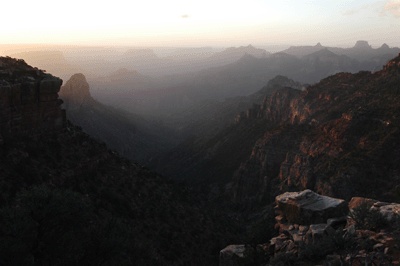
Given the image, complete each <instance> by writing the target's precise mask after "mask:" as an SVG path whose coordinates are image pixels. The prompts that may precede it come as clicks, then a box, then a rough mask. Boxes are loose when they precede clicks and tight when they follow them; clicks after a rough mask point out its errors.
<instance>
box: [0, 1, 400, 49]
mask: <svg viewBox="0 0 400 266" xmlns="http://www.w3.org/2000/svg"><path fill="white" fill-rule="evenodd" d="M1 9H2V12H1V13H2V14H1V16H0V21H1V27H0V36H1V39H0V40H1V42H0V43H3V44H11V43H19V44H21V43H54V44H55V43H57V44H63V43H73V44H101V45H142V46H143V45H146V46H206V45H208V46H209V45H211V46H240V45H248V44H253V45H255V46H257V45H264V44H311V45H314V44H316V43H317V42H321V43H322V44H323V45H354V43H355V42H356V41H357V40H367V41H369V43H370V44H372V45H373V46H376V45H381V44H382V43H384V42H386V43H388V44H389V45H390V46H394V45H396V46H400V0H391V1H390V0H389V1H376V0H355V1H349V0H323V1H322V0H318V1H317V0H296V1H285V0H275V1H269V0H268V1H267V0H246V1H232V0H229V1H228V0H202V1H191V0H168V1H165V0H163V1H160V0H142V1H125V0H124V1H122V0H113V1H107V2H106V1H87V0H68V1H56V0H35V1H32V0H29V1H20V0H13V1H11V0H9V1H3V2H2V7H1Z"/></svg>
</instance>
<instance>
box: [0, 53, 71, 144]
mask: <svg viewBox="0 0 400 266" xmlns="http://www.w3.org/2000/svg"><path fill="white" fill-rule="evenodd" d="M61 84H62V80H61V79H59V78H56V77H53V76H52V75H50V74H46V73H44V72H43V71H41V70H39V69H37V68H33V67H31V66H29V65H27V64H26V63H25V62H24V61H23V60H15V59H12V58H9V57H0V114H1V116H0V139H7V138H10V137H12V136H16V135H30V134H31V135H36V134H51V133H54V132H60V131H61V130H62V128H63V127H65V122H66V119H65V112H63V111H62V110H61V107H60V105H61V104H62V101H61V100H59V99H58V92H59V90H60V87H61Z"/></svg>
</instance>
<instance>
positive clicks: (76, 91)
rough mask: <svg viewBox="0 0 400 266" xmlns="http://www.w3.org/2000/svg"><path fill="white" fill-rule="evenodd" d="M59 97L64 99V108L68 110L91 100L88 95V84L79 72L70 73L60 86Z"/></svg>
mask: <svg viewBox="0 0 400 266" xmlns="http://www.w3.org/2000/svg"><path fill="white" fill-rule="evenodd" d="M60 97H61V98H62V99H63V100H64V106H65V108H67V109H69V110H73V109H76V108H78V107H79V106H81V105H82V104H84V103H85V102H88V101H91V100H93V99H92V96H91V95H90V91H89V84H88V83H87V81H86V78H85V76H84V75H83V74H81V73H78V74H74V75H72V76H71V78H70V79H69V80H68V81H67V82H66V83H65V85H64V86H62V87H61V91H60Z"/></svg>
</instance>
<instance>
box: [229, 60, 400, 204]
mask: <svg viewBox="0 0 400 266" xmlns="http://www.w3.org/2000/svg"><path fill="white" fill-rule="evenodd" d="M399 61H400V56H399V57H397V58H395V59H393V60H391V61H390V62H388V64H387V65H386V66H385V67H384V69H383V70H382V71H379V72H375V73H370V72H359V73H357V74H348V73H339V74H337V75H335V76H331V77H329V78H326V79H324V80H322V81H321V82H320V83H318V84H315V85H313V86H310V87H308V88H307V89H306V90H305V91H303V92H301V93H297V94H296V95H294V96H292V97H291V96H290V95H289V93H288V92H289V91H290V89H288V88H285V89H282V90H280V91H278V92H276V93H275V94H274V95H273V96H272V97H270V98H268V99H267V100H266V101H264V104H263V106H261V107H259V109H257V111H254V110H255V109H254V108H253V109H250V110H249V112H248V113H250V114H251V115H260V114H261V115H262V116H263V117H265V119H266V123H268V121H269V122H276V123H280V125H281V126H279V127H278V128H276V129H274V130H273V131H269V132H267V133H266V134H265V136H264V137H263V138H261V139H260V140H258V141H257V143H256V145H255V146H254V148H253V151H252V154H251V156H250V158H249V159H248V160H247V161H246V162H245V163H244V164H242V166H241V167H240V168H239V170H238V171H237V172H236V173H235V175H234V181H233V183H232V184H231V185H230V186H228V187H229V191H230V190H231V188H232V187H233V188H234V189H233V191H232V195H233V198H234V200H235V201H237V202H245V201H251V200H255V201H260V200H261V199H264V200H266V201H268V200H271V199H272V198H273V197H274V196H276V195H277V193H280V192H282V191H287V190H298V189H304V188H309V189H313V190H314V191H318V192H319V193H321V194H324V195H329V196H338V197H342V198H345V199H348V198H349V197H351V196H353V195H355V194H357V195H362V196H369V197H375V198H381V199H385V200H389V201H390V200H393V197H395V196H394V195H395V194H396V193H397V192H396V191H397V190H399V188H398V187H396V184H397V183H396V180H398V178H399V170H400V169H399V165H400V164H399V150H400V142H399V141H398V139H399V136H400V127H399V123H398V117H399V116H400V106H399V97H400V87H399V85H398V84H399V81H400V68H399ZM261 110H265V111H264V112H261ZM251 115H250V116H251Z"/></svg>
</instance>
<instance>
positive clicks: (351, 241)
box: [220, 190, 400, 265]
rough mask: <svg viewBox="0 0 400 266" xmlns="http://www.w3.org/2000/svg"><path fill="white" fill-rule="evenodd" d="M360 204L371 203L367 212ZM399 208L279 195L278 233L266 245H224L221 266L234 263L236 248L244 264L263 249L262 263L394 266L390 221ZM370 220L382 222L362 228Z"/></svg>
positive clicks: (295, 194)
mask: <svg viewBox="0 0 400 266" xmlns="http://www.w3.org/2000/svg"><path fill="white" fill-rule="evenodd" d="M362 203H371V205H369V206H370V210H371V211H369V210H368V209H362V208H363V207H362ZM399 205H400V204H395V203H385V202H379V201H377V200H373V199H367V198H360V197H355V198H353V199H352V200H351V201H350V203H349V204H348V203H347V202H346V201H345V200H343V199H338V198H330V197H324V196H321V195H318V194H316V193H315V192H313V191H310V190H304V191H300V192H290V193H289V192H288V193H284V194H281V195H279V196H277V197H276V207H275V213H276V214H277V216H276V217H275V220H276V224H275V226H274V227H275V229H276V230H277V234H278V235H277V236H275V237H272V238H271V239H270V240H269V242H267V243H253V245H252V246H250V245H246V246H244V245H231V246H228V247H227V248H225V249H223V250H221V252H220V265H236V264H234V263H235V262H236V261H235V256H234V255H233V254H235V251H236V249H239V251H240V252H236V253H238V256H240V257H241V258H243V260H244V261H246V260H247V261H251V259H252V258H251V257H250V256H247V255H246V254H254V250H253V248H254V246H257V248H258V247H262V248H259V249H258V255H259V256H264V258H267V257H269V258H270V260H269V264H265V263H264V264H262V265H280V264H279V263H282V262H285V263H287V262H289V263H288V264H290V265H321V264H324V265H359V263H365V262H368V263H371V265H396V263H398V262H397V260H398V257H399V256H398V255H399V253H398V252H397V251H395V250H396V248H397V245H395V243H396V241H395V238H396V234H398V231H396V230H398V229H399V225H398V224H396V223H394V221H395V220H397V219H399V217H400V216H399V210H400V209H399ZM349 207H350V212H349ZM360 210H364V212H362V213H360ZM373 210H380V212H379V213H380V214H381V216H382V217H383V219H382V220H380V219H379V218H377V216H376V214H374V212H373ZM354 213H356V214H354ZM360 217H361V218H362V219H360ZM369 221H372V222H375V223H376V222H377V221H379V222H380V224H379V225H377V226H376V227H371V228H370V230H366V229H365V228H363V226H364V225H368V223H369ZM265 226H268V225H265ZM247 249H249V250H247ZM223 254H224V256H223ZM265 262H268V261H265ZM379 263H380V264H379ZM390 263H393V264H390ZM254 265H261V264H260V263H255V264H254ZM282 265H284V263H283V264H282ZM360 265H361V264H360Z"/></svg>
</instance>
